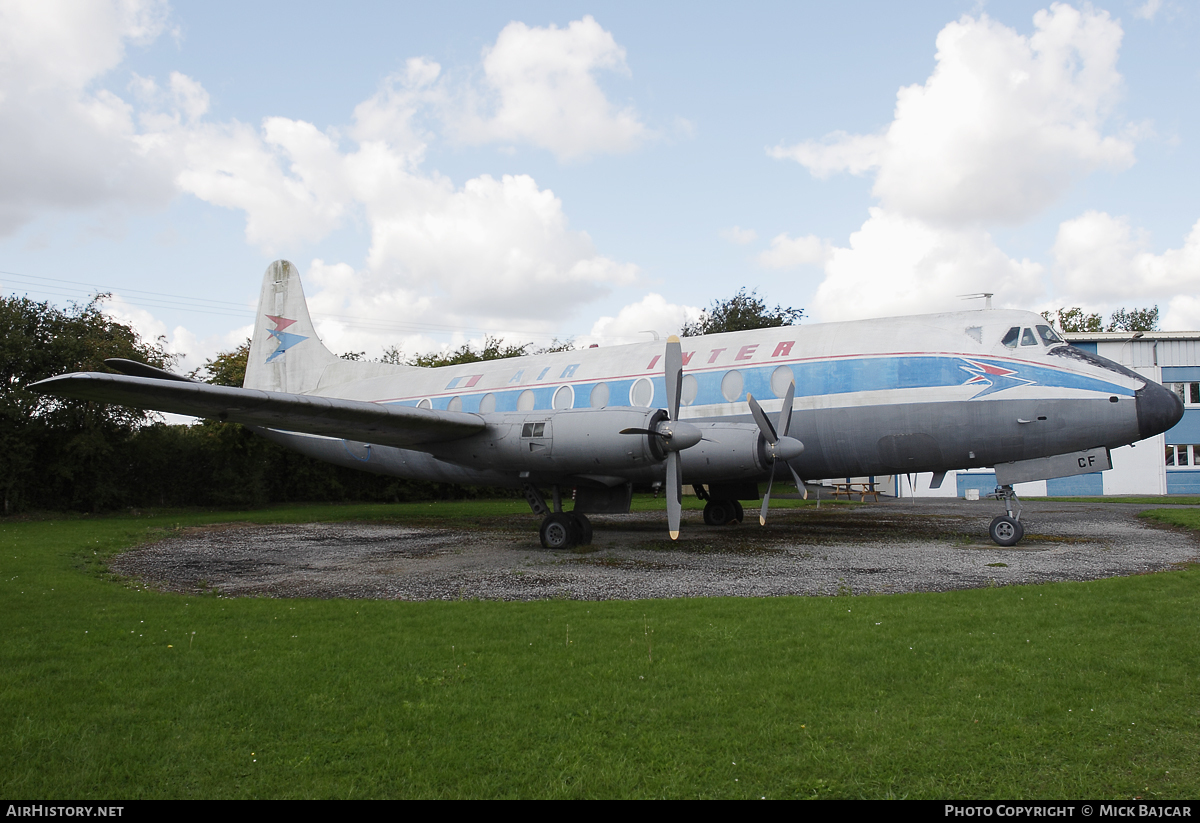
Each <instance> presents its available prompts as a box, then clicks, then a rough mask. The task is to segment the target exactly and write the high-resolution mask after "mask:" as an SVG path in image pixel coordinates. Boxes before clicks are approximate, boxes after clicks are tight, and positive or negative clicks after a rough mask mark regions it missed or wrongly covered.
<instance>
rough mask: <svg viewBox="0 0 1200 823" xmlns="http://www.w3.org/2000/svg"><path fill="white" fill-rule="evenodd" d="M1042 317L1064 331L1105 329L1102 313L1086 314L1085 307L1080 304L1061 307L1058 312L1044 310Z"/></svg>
mask: <svg viewBox="0 0 1200 823" xmlns="http://www.w3.org/2000/svg"><path fill="white" fill-rule="evenodd" d="M1055 315H1057V317H1055ZM1042 317H1044V318H1046V322H1047V323H1049V324H1051V325H1053V326H1058V330H1059V331H1063V332H1089V331H1104V325H1103V321H1102V320H1101V318H1100V315H1098V314H1084V312H1083V309H1081V308H1079V307H1078V306H1073V307H1072V308H1069V309H1059V310H1058V311H1057V312H1050V311H1044V312H1042Z"/></svg>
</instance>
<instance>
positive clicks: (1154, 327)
mask: <svg viewBox="0 0 1200 823" xmlns="http://www.w3.org/2000/svg"><path fill="white" fill-rule="evenodd" d="M1108 330H1109V331H1158V306H1155V307H1154V308H1151V309H1130V310H1129V311H1125V308H1124V307H1123V306H1122V307H1121V308H1119V309H1117V310H1116V311H1115V312H1113V313H1112V316H1111V317H1110V319H1109V321H1108Z"/></svg>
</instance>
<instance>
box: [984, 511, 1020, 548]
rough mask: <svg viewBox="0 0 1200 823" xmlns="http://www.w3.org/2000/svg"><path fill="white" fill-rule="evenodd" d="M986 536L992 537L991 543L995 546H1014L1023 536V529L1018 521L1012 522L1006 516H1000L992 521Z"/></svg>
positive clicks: (1011, 519)
mask: <svg viewBox="0 0 1200 823" xmlns="http://www.w3.org/2000/svg"><path fill="white" fill-rule="evenodd" d="M988 534H990V535H991V536H992V542H993V543H995V544H996V545H997V546H1005V547H1008V546H1015V545H1017V542H1018V541H1019V540H1020V539H1021V538H1022V537H1024V536H1025V527H1024V526H1022V525H1021V521H1020V520H1014V519H1013V518H1011V517H1009V516H1008V515H1004V514H1002V515H1000V516H999V517H997V518H995V519H993V520H992V525H991V526H990V527H989V528H988Z"/></svg>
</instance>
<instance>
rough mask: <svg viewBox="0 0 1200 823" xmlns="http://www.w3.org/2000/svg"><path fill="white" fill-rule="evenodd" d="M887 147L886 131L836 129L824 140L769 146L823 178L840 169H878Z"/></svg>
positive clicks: (774, 153)
mask: <svg viewBox="0 0 1200 823" xmlns="http://www.w3.org/2000/svg"><path fill="white" fill-rule="evenodd" d="M886 148H887V137H886V136H884V135H881V134H847V133H846V132H844V131H835V132H831V133H830V134H827V135H825V137H824V138H822V139H821V141H820V142H815V141H812V140H806V141H805V142H803V143H797V144H796V145H794V146H782V145H781V146H776V147H775V148H772V149H767V154H769V155H770V156H771V157H774V158H775V159H776V160H795V161H796V162H797V163H799V164H800V165H802V166H804V167H805V168H807V169H808V170H809V171H810V172H812V175H813V177H816V178H819V179H822V180H823V179H825V178H827V177H830V176H831V175H833V174H835V173H836V172H839V171H848V172H850V173H851V174H858V175H861V174H866V173H867V172H869V171H874V170H876V169H877V168H879V165H880V163H881V162H882V157H883V152H884V149H886Z"/></svg>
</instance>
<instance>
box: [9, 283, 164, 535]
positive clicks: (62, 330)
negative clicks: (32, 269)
mask: <svg viewBox="0 0 1200 823" xmlns="http://www.w3.org/2000/svg"><path fill="white" fill-rule="evenodd" d="M107 296H108V295H104V294H97V295H96V296H95V297H93V298H92V299H91V300H90V301H88V302H87V303H85V304H83V305H80V304H75V303H73V304H71V305H70V306H69V307H68V308H66V309H59V308H57V307H55V306H52V305H50V304H49V303H45V302H42V303H38V302H35V301H33V300H30V299H29V298H27V297H15V296H13V297H4V298H0V490H2V492H3V496H4V511H5V512H9V511H13V510H14V509H24V508H31V507H35V506H41V507H52V508H62V507H67V508H85V509H99V508H103V507H106V506H108V505H110V504H111V502H112V501H113V500H114V499H115V498H116V496H118V495H117V486H116V483H117V477H118V475H119V472H116V471H114V461H115V460H116V458H117V457H118V453H119V450H120V448H121V447H122V446H123V444H125V443H127V441H128V440H129V439H130V438H131V437H132V436H133V435H134V433H135V432H136V431H137V430H138V429H139V428H141V427H142V426H144V425H146V424H147V423H148V422H150V421H151V420H153V419H154V414H153V413H152V412H142V411H138V410H136V409H130V408H128V407H125V406H110V405H105V404H101V403H92V402H87V401H82V400H64V399H61V398H57V397H51V396H48V395H43V394H39V393H36V392H33V391H31V390H30V389H29V386H30V385H32V384H33V383H36V382H37V381H39V380H44V379H46V378H48V377H53V376H55V375H59V374H64V373H67V372H78V371H101V372H102V371H107V368H106V367H105V365H104V360H105V359H106V358H109V357H121V358H126V359H129V360H139V361H141V362H143V363H149V364H150V365H152V366H156V367H158V368H169V367H170V366H171V365H172V363H173V362H174V359H175V358H174V356H173V355H169V354H167V352H166V350H165V349H164V346H163V340H162V339H161V338H160V339H159V340H157V341H155V342H153V343H147V342H145V341H143V340H142V339H141V337H140V336H139V335H138V333H137V332H136V331H134V330H133V329H131V328H130V327H128V326H126V325H123V324H121V323H118V322H116V321H115V320H113V319H112V318H110V317H108V316H106V315H105V314H104V312H103V311H102V310H101V303H102V301H103V300H104V299H105V298H106V297H107Z"/></svg>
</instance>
